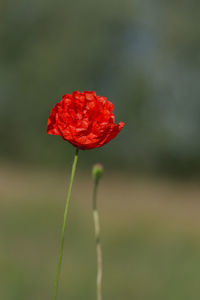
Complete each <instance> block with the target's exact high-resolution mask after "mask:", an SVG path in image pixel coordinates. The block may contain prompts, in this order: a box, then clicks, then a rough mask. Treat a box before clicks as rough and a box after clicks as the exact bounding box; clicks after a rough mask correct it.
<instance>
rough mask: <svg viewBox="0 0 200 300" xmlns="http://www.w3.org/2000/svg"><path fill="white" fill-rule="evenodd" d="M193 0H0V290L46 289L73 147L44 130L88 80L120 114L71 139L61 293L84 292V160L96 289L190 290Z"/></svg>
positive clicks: (195, 88) (91, 285)
mask: <svg viewBox="0 0 200 300" xmlns="http://www.w3.org/2000/svg"><path fill="white" fill-rule="evenodd" d="M199 11H200V2H199V1H197V0H191V1H186V0H183V1H181V2H180V1H177V0H174V1H171V0H168V1H167V0H165V1H160V2H159V1H155V0H154V1H153V0H149V1H142V0H140V1H138V0H135V1H131V0H129V1H128V0H115V1H114V0H109V1H105V0H101V1H91V0H85V1H81V0H77V1H72V0H66V1H64V0H58V1H55V0H49V1H47V0H40V1H39V0H34V1H33V0H29V1H25V0H19V1H14V0H10V1H5V0H3V1H1V2H0V20H1V26H0V45H1V46H0V66H1V68H0V95H1V98H0V124H1V126H0V138H1V147H0V162H1V169H0V199H1V201H0V299H2V300H15V299H16V300H25V299H26V300H35V299H37V300H40V299H43V300H44V299H45V300H46V299H51V297H52V292H53V284H54V278H55V274H54V273H55V270H56V262H57V260H56V257H57V252H58V244H59V237H60V227H61V222H62V215H63V208H64V201H65V195H66V189H67V182H68V179H69V174H70V169H71V161H72V156H73V152H74V148H73V147H72V146H71V145H70V144H68V143H67V142H63V140H62V139H61V138H60V137H55V136H48V135H47V134H46V123H47V119H48V116H49V113H50V110H51V108H52V107H53V106H54V105H55V103H56V102H58V101H59V100H60V99H61V96H62V95H63V94H65V93H71V92H72V91H73V90H80V91H83V90H95V91H96V92H97V94H99V95H103V96H107V97H108V99H109V100H111V101H112V102H113V103H114V105H115V115H116V121H117V122H119V121H123V122H125V123H126V126H125V127H124V129H123V130H122V132H121V133H120V134H119V136H118V137H117V138H116V139H115V140H113V141H112V142H110V143H109V144H108V145H106V146H105V147H103V148H101V149H97V150H91V151H89V152H88V151H81V153H80V160H79V166H78V167H79V170H78V173H77V178H76V182H75V185H74V190H73V197H72V198H73V199H72V203H71V209H70V218H69V226H68V231H67V236H66V245H65V253H64V265H63V270H62V281H61V286H60V294H59V299H60V300H62V299H74V300H79V299H82V300H84V299H87V300H89V299H95V272H96V266H95V244H94V239H93V223H92V215H91V195H92V179H91V175H90V169H91V166H92V164H93V163H96V162H101V163H103V164H104V166H105V176H104V179H103V180H102V183H101V187H100V193H99V201H100V213H101V221H102V243H103V254H104V299H109V300H114V299H115V300H122V299H125V300H129V299H130V300H133V299H137V300H147V299H148V300H160V299H162V300H179V299H180V300H196V299H198V298H199V297H200V284H199V278H200V221H199V212H200V202H199V199H200V186H199V174H200V139H199V131H200V101H199V95H200V84H199V75H200V38H199V37H200V26H199Z"/></svg>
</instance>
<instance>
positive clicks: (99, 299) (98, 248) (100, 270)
mask: <svg viewBox="0 0 200 300" xmlns="http://www.w3.org/2000/svg"><path fill="white" fill-rule="evenodd" d="M98 183H99V181H98V180H95V183H94V190H93V218H94V228H95V239H96V253H97V300H102V274H103V263H102V250H101V242H100V222H99V213H98V209H97V188H98Z"/></svg>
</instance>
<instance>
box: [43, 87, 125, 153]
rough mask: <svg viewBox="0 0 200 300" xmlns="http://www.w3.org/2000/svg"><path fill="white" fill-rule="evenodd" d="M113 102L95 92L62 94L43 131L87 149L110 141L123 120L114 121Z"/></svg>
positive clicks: (120, 127) (121, 125) (119, 129)
mask: <svg viewBox="0 0 200 300" xmlns="http://www.w3.org/2000/svg"><path fill="white" fill-rule="evenodd" d="M113 109H114V106H113V104H112V103H111V102H110V101H108V100H107V98H105V97H102V96H97V95H96V93H95V92H89V91H85V92H83V93H80V92H78V91H75V92H73V93H72V95H70V94H66V95H64V96H63V97H62V100H61V101H60V102H59V103H57V104H56V105H55V106H54V108H53V109H52V111H51V114H50V116H49V119H48V124H47V133H48V134H53V135H60V136H61V137H62V138H63V139H64V140H66V141H68V142H69V143H71V144H72V145H73V146H75V147H77V148H79V149H82V150H89V149H93V148H98V147H101V146H103V145H105V144H107V143H108V142H109V141H110V140H112V139H113V138H114V137H115V136H116V135H117V134H118V133H119V132H120V131H121V129H122V128H123V126H124V123H123V122H120V123H119V124H115V117H114V115H113Z"/></svg>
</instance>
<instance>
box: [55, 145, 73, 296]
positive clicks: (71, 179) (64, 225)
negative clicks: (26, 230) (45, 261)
mask: <svg viewBox="0 0 200 300" xmlns="http://www.w3.org/2000/svg"><path fill="white" fill-rule="evenodd" d="M78 152H79V149H78V148H76V152H75V155H74V162H73V165H72V171H71V178H70V183H69V189H68V193H67V199H66V205H65V212H64V218H63V225H62V232H61V241H60V251H59V258H58V266H57V272H56V281H55V290H54V297H53V300H56V299H57V294H58V285H59V278H60V271H61V265H62V257H63V245H64V237H65V228H66V222H67V215H68V208H69V202H70V198H71V192H72V185H73V181H74V175H75V171H76V165H77V160H78Z"/></svg>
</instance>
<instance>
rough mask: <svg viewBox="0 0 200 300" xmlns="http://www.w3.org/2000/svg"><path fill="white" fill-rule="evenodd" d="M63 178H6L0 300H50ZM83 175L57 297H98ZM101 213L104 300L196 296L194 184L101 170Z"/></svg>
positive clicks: (199, 224) (199, 208)
mask: <svg viewBox="0 0 200 300" xmlns="http://www.w3.org/2000/svg"><path fill="white" fill-rule="evenodd" d="M69 173H70V166H68V169H67V170H66V173H62V172H58V171H47V170H37V169H34V170H30V169H28V168H27V169H26V168H20V169H19V168H18V167H10V166H3V167H2V168H1V171H0V199H1V200H0V299H2V300H47V299H48V300H49V299H52V294H53V285H54V280H55V271H56V263H57V254H58V245H59V239H60V229H61V223H62V217H63V209H64V205H65V198H66V188H67V183H68V179H69ZM83 175H84V174H81V172H79V171H78V172H77V176H76V180H75V184H74V189H73V197H72V201H71V204H70V213H69V219H68V228H67V232H66V239H65V248H64V260H63V269H62V277H61V278H62V279H61V284H60V291H59V298H58V299H60V300H62V299H63V300H64V299H72V300H89V299H91V300H94V299H95V276H96V261H95V243H94V239H93V220H92V215H91V194H92V180H91V178H90V175H89V174H87V176H86V175H84V176H83ZM99 206H100V214H101V224H102V244H103V257H104V282H103V295H104V297H103V299H104V300H106V299H107V300H134V299H135V300H161V299H162V300H197V299H199V298H200V218H199V216H200V186H199V184H198V182H182V183H181V182H173V181H169V180H157V179H147V178H146V179H144V178H143V179H138V178H135V177H132V176H130V175H129V176H128V175H125V174H111V173H110V174H109V173H108V172H106V173H105V176H104V178H103V179H102V182H101V184H100V190H99Z"/></svg>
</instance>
